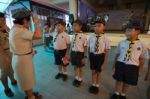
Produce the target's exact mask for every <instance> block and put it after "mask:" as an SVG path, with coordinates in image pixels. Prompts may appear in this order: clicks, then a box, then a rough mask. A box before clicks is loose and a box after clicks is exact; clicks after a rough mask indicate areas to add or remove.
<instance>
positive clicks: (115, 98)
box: [110, 93, 120, 99]
mask: <svg viewBox="0 0 150 99" xmlns="http://www.w3.org/2000/svg"><path fill="white" fill-rule="evenodd" d="M110 99H120V96H119V95H117V94H115V93H114V94H113V95H112V96H111V98H110Z"/></svg>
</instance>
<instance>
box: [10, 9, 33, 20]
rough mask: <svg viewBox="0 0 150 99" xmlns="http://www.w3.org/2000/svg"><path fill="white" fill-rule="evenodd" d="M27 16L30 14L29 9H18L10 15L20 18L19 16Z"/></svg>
mask: <svg viewBox="0 0 150 99" xmlns="http://www.w3.org/2000/svg"><path fill="white" fill-rule="evenodd" d="M29 16H31V11H27V10H19V11H17V12H16V13H14V14H13V15H12V17H13V18H14V19H20V18H25V17H29Z"/></svg>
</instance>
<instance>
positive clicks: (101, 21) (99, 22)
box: [95, 20, 106, 26]
mask: <svg viewBox="0 0 150 99" xmlns="http://www.w3.org/2000/svg"><path fill="white" fill-rule="evenodd" d="M96 23H98V24H103V25H104V26H105V25H106V22H105V20H96V21H95V24H96Z"/></svg>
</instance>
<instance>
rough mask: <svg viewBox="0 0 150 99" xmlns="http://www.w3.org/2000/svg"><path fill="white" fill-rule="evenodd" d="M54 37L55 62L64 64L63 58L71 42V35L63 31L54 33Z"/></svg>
mask: <svg viewBox="0 0 150 99" xmlns="http://www.w3.org/2000/svg"><path fill="white" fill-rule="evenodd" d="M53 38H54V39H53V42H54V57H55V64H56V65H62V66H64V64H63V61H62V58H63V57H65V55H66V51H67V45H68V44H70V36H69V35H68V34H67V33H66V32H62V33H59V34H58V33H54V35H53Z"/></svg>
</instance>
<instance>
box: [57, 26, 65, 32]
mask: <svg viewBox="0 0 150 99" xmlns="http://www.w3.org/2000/svg"><path fill="white" fill-rule="evenodd" d="M56 29H57V31H58V32H62V31H63V30H64V26H63V25H61V24H57V26H56Z"/></svg>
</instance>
